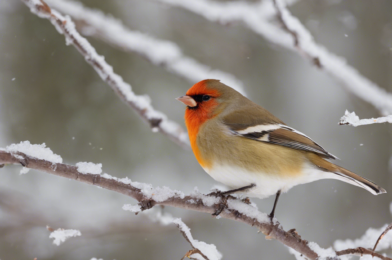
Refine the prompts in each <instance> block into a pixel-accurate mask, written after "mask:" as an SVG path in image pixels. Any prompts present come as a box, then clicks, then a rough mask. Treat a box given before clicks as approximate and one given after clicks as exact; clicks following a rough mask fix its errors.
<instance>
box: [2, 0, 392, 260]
mask: <svg viewBox="0 0 392 260" xmlns="http://www.w3.org/2000/svg"><path fill="white" fill-rule="evenodd" d="M81 2H82V3H83V4H84V5H85V6H87V7H91V8H96V9H99V10H102V11H103V12H105V13H108V14H112V15H113V16H114V17H116V18H118V19H120V20H121V21H122V22H123V23H124V25H125V26H127V27H128V28H130V29H132V30H138V31H141V32H144V33H147V34H149V35H151V36H154V37H157V38H160V39H164V40H168V41H173V42H175V43H177V44H178V45H179V46H180V47H181V49H182V51H183V53H184V54H186V55H188V56H190V57H193V58H194V59H195V60H198V61H199V62H201V63H204V64H206V65H208V66H210V67H211V68H213V69H220V70H222V71H225V72H228V73H231V74H232V75H234V76H235V77H237V78H238V79H239V80H240V81H241V82H242V83H243V84H244V89H245V92H246V93H247V96H248V97H251V99H252V100H253V101H255V102H256V103H258V104H261V105H262V106H264V107H265V108H267V109H268V110H269V111H271V112H272V113H273V114H275V115H276V116H277V117H279V118H280V119H282V120H283V121H284V122H285V123H286V124H288V125H290V126H292V127H294V128H296V129H298V130H299V131H302V132H304V133H306V134H307V135H309V136H311V137H312V138H313V139H314V140H316V141H317V142H318V143H319V144H321V145H322V146H323V147H324V148H325V149H326V150H328V151H329V152H331V153H333V154H335V155H337V156H338V157H339V158H340V159H341V161H340V162H338V164H340V165H341V166H344V167H346V168H348V169H350V170H352V171H354V172H356V173H358V174H360V175H362V176H364V177H366V178H369V179H371V180H373V181H374V182H375V183H377V184H379V185H381V186H383V187H384V188H385V189H386V190H387V191H389V192H390V193H388V194H386V195H382V196H373V195H371V194H370V193H368V192H367V191H365V190H363V189H360V188H357V187H354V186H351V185H348V184H345V183H342V182H338V181H333V180H331V181H329V180H323V181H318V182H314V183H311V184H307V185H302V186H297V187H295V188H293V189H292V190H290V191H289V193H288V195H287V194H284V195H283V196H282V197H281V200H280V203H279V206H278V209H277V218H278V219H279V221H280V223H281V224H282V225H283V227H284V228H285V229H286V230H288V229H291V228H296V229H297V231H298V233H299V234H300V235H302V237H303V238H305V239H307V240H310V241H314V242H316V243H318V244H319V245H320V246H322V247H329V246H332V245H333V242H334V241H335V240H336V239H346V238H351V239H354V238H358V237H360V236H361V235H362V234H363V233H364V232H365V231H366V230H367V229H368V228H369V227H375V228H379V227H381V226H382V225H384V224H385V223H389V222H390V221H391V213H390V206H389V205H390V202H391V196H392V195H391V194H392V190H391V187H392V183H391V171H390V170H389V169H388V162H389V159H390V157H391V152H392V151H391V147H392V146H391V137H392V136H391V127H390V125H387V124H378V125H370V126H362V127H357V128H354V127H351V126H338V124H337V123H338V121H339V119H340V117H341V116H342V115H343V114H344V111H345V110H346V109H348V110H349V111H355V112H356V113H357V114H358V115H359V116H360V117H361V118H370V117H378V116H379V112H378V111H377V110H376V109H375V108H374V107H372V106H371V105H370V104H368V103H365V102H364V101H362V100H361V99H358V98H357V97H355V96H354V95H353V94H351V93H350V92H348V91H346V89H345V88H344V86H342V85H341V84H340V83H339V82H337V81H336V80H334V79H333V78H331V77H329V76H328V75H327V74H326V73H325V72H323V71H320V70H318V69H317V68H316V67H314V66H313V65H312V64H311V63H310V62H308V61H307V60H305V59H303V58H301V57H300V56H299V55H297V54H296V53H293V52H290V51H288V50H285V49H283V48H281V47H278V46H275V45H273V44H271V43H269V42H267V41H266V40H265V39H263V38H262V37H260V36H259V35H256V34H255V33H254V32H252V31H250V30H249V29H248V28H246V27H245V26H243V25H242V24H241V23H231V24H229V25H220V24H218V23H212V22H209V21H207V20H205V19H204V18H202V17H200V16H198V15H196V14H193V13H191V12H188V11H185V10H183V9H181V8H176V7H170V6H168V5H165V4H162V3H159V2H156V1H153V0H148V1H146V0H145V1H140V0H127V1H125V0H112V1H104V0H82V1H81ZM254 2H255V1H254ZM290 10H291V11H292V13H293V14H294V15H295V16H296V17H298V18H299V19H300V20H301V21H302V22H303V24H304V25H305V26H306V27H307V28H308V29H309V31H310V32H311V33H312V35H313V36H314V38H315V40H316V41H317V42H318V43H320V44H322V45H324V46H325V47H326V48H327V49H328V50H329V51H331V52H333V53H335V54H337V55H340V56H342V57H344V58H345V59H346V60H347V61H348V63H349V64H350V65H352V66H353V67H355V68H356V69H357V70H358V71H359V72H360V73H362V74H363V75H364V76H365V77H367V78H369V79H370V80H371V81H373V82H375V83H376V84H378V85H379V86H380V87H382V88H385V89H386V90H388V91H389V92H392V76H391V75H392V73H391V71H392V16H391V13H392V2H391V1H389V0H378V1H365V0H360V1H358V0H345V1H339V0H317V1H311V0H301V1H298V2H297V3H295V4H293V5H292V6H291V7H290ZM89 41H90V42H91V43H92V44H93V46H94V47H95V48H96V49H97V51H98V53H100V54H102V55H103V56H105V58H106V60H107V61H108V62H109V63H110V64H111V65H112V66H113V67H114V70H115V72H117V73H118V74H119V75H121V76H122V77H123V78H124V80H125V81H126V82H128V83H130V84H131V85H132V87H133V90H134V91H135V92H136V93H137V94H147V95H149V96H150V97H151V99H152V103H153V105H154V107H156V108H157V109H158V110H161V111H163V112H164V113H166V114H167V115H168V116H169V117H170V118H171V119H173V120H174V121H176V122H179V123H180V124H181V125H182V126H184V123H183V114H184V106H183V105H182V104H181V103H179V102H177V101H176V100H175V99H174V98H175V97H178V96H180V95H183V94H184V93H185V92H186V90H187V89H188V88H189V87H190V86H191V85H192V84H193V83H195V82H196V81H195V82H193V83H191V82H189V81H187V80H185V79H183V78H180V77H178V76H177V75H174V74H172V73H170V72H168V71H167V70H165V69H164V68H163V67H160V66H156V65H154V64H152V63H150V62H149V61H147V60H146V59H145V58H143V57H141V56H140V55H138V54H132V53H125V52H123V51H121V50H118V49H116V48H113V47H111V46H109V45H107V44H105V43H103V42H101V41H99V40H96V39H93V38H89ZM0 57H1V58H0V147H5V146H7V145H9V144H11V143H16V142H20V141H24V140H29V141H30V142H31V143H37V144H41V143H46V145H47V146H48V147H50V148H51V149H52V150H53V151H54V152H55V153H57V154H59V155H61V156H62V157H63V159H64V162H65V163H69V164H75V163H76V162H79V161H89V162H94V163H102V164H103V171H104V172H107V173H109V174H111V175H114V176H117V177H129V178H131V179H132V180H133V181H139V182H147V183H152V184H153V185H156V186H169V187H170V188H172V189H178V190H181V191H183V192H185V193H190V192H192V191H193V189H194V187H198V188H199V189H200V190H201V191H202V192H205V193H207V192H209V190H210V188H211V187H212V186H213V185H215V184H216V183H215V182H214V180H213V179H212V178H210V177H209V176H208V175H207V174H206V173H205V172H204V171H203V170H202V168H201V167H200V166H199V165H198V163H197V161H196V160H195V158H194V156H193V154H192V152H190V151H186V152H184V150H183V149H181V148H180V147H179V146H177V145H176V144H175V143H173V142H171V141H170V140H169V139H168V138H167V137H165V136H164V135H161V134H156V133H152V132H151V131H150V129H149V127H148V126H147V125H146V124H144V123H143V122H142V121H141V120H140V119H139V118H138V116H137V115H136V114H135V113H134V112H133V111H132V110H130V109H129V108H128V107H127V106H126V105H124V104H123V103H122V102H121V101H120V100H119V99H118V98H117V96H116V95H115V94H114V92H113V91H112V90H111V89H110V88H109V87H108V86H107V85H106V84H105V83H104V82H103V81H102V80H101V79H100V78H99V76H98V75H97V73H96V72H95V71H94V70H93V69H92V68H91V67H90V66H89V65H88V64H87V63H86V62H85V60H84V58H83V57H82V56H81V55H80V54H79V53H78V52H77V51H76V50H75V48H73V47H67V46H66V45H65V40H64V36H62V35H60V34H59V33H58V32H57V31H56V30H55V28H54V27H53V26H52V25H51V24H50V23H49V22H48V21H47V20H43V19H40V18H38V17H37V16H36V15H33V14H31V13H30V12H29V10H28V8H26V6H25V5H24V4H22V3H21V2H20V1H15V0H0ZM200 80H201V79H200ZM20 169H21V167H19V166H6V167H5V168H2V169H0V258H1V259H33V258H35V257H37V258H38V259H91V258H92V257H98V258H103V259H118V260H121V259H180V258H181V257H182V256H183V255H184V254H185V253H186V252H187V250H189V249H190V246H189V245H188V243H187V242H186V241H185V240H184V239H183V237H182V235H181V234H180V232H179V230H178V229H177V228H176V227H175V226H174V225H172V226H165V227H162V226H160V225H159V224H157V223H152V222H151V221H150V220H149V219H148V218H147V217H146V216H144V215H143V214H139V215H137V216H135V215H134V214H132V213H130V212H125V211H123V210H122V209H121V207H122V205H123V204H125V203H132V204H136V202H135V201H134V200H132V199H130V198H128V197H125V196H122V195H119V194H116V193H114V192H111V191H107V190H103V189H97V188H96V187H92V186H89V185H86V184H82V183H78V182H75V181H71V180H67V179H62V178H60V177H56V176H51V175H49V174H46V173H41V172H36V171H30V172H29V173H28V174H26V175H20V174H19V171H20ZM252 201H254V202H256V203H257V205H258V206H259V209H260V210H261V211H263V212H269V211H270V210H271V207H272V203H273V198H272V197H271V198H268V199H264V200H258V199H253V200H252ZM164 211H166V212H170V213H171V214H173V215H174V216H176V217H181V218H182V219H183V220H184V222H185V223H186V224H188V226H189V227H190V228H191V230H192V234H193V236H194V238H195V239H198V240H201V241H205V242H207V243H212V244H215V245H216V246H217V248H218V250H219V251H220V252H221V253H222V254H223V255H224V259H294V256H292V255H290V254H289V253H288V250H287V249H286V248H285V247H284V246H283V245H282V244H281V243H280V242H277V241H267V240H266V239H265V238H264V235H262V234H258V233H257V232H256V231H257V230H256V229H255V228H252V227H249V226H247V225H244V224H241V223H239V222H234V221H230V220H225V219H219V220H217V219H215V218H213V217H212V216H210V215H208V214H202V213H196V212H188V211H185V210H179V209H173V208H168V207H166V208H165V209H164ZM47 225H49V226H51V227H52V228H60V227H61V228H66V229H68V228H71V229H79V230H80V231H81V232H82V236H81V237H79V238H73V239H70V240H68V241H66V242H65V243H64V244H62V245H60V246H59V247H57V246H55V245H53V244H52V241H51V240H49V231H48V230H47V229H46V226H47ZM389 253H390V252H389Z"/></svg>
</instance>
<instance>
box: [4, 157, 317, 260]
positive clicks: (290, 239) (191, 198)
mask: <svg viewBox="0 0 392 260" xmlns="http://www.w3.org/2000/svg"><path fill="white" fill-rule="evenodd" d="M0 163H1V164H18V165H19V164H22V165H23V166H24V167H26V168H30V169H35V170H39V171H43V172H47V173H50V174H54V175H57V176H61V177H64V178H68V179H72V180H76V181H79V182H84V183H87V184H91V185H94V186H98V187H101V188H105V189H108V190H111V191H115V192H118V193H121V194H124V195H126V196H129V197H132V198H134V199H136V200H137V201H138V202H139V205H140V206H141V209H147V208H151V207H153V206H155V205H165V206H172V207H177V208H183V209H187V210H194V211H198V212H204V213H209V214H212V213H214V212H215V211H216V209H217V208H218V207H219V202H220V201H219V199H218V198H215V197H211V196H204V195H202V194H200V193H197V194H192V195H187V196H185V195H184V194H183V193H182V192H179V191H172V190H170V189H168V188H166V187H165V188H159V187H158V188H153V187H152V186H151V185H148V184H141V183H133V182H132V181H131V180H129V179H128V178H125V179H118V178H115V177H112V176H110V175H107V174H104V175H96V174H82V173H79V172H78V171H77V167H76V166H73V165H68V164H63V163H52V162H50V161H46V160H42V159H36V158H33V157H31V156H27V155H26V154H24V153H21V152H7V151H5V150H0ZM220 216H221V217H222V218H226V219H231V220H235V221H239V222H242V223H245V224H248V225H251V226H255V227H256V228H257V229H258V230H260V231H261V232H262V233H263V234H265V235H267V238H268V239H276V240H278V241H280V242H281V243H283V244H284V245H286V246H288V247H291V248H293V249H294V250H296V251H298V252H300V253H301V254H303V255H304V256H306V257H307V258H309V259H317V257H318V255H317V253H315V252H314V251H313V250H311V249H310V248H309V246H308V242H307V241H306V240H302V239H301V238H300V237H299V236H298V235H296V233H293V232H286V231H284V230H283V229H282V228H281V227H280V225H279V223H278V222H276V223H271V222H270V221H269V218H268V217H267V215H266V214H264V213H261V212H259V211H258V210H257V209H256V208H254V207H252V206H250V205H247V204H245V203H243V202H242V201H240V200H237V199H229V200H228V209H227V210H224V211H223V212H222V213H221V214H220Z"/></svg>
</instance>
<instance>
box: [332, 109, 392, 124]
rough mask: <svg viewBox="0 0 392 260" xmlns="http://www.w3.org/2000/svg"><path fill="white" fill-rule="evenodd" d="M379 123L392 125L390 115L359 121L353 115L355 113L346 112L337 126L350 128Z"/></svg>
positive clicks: (391, 116)
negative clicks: (348, 126) (349, 126)
mask: <svg viewBox="0 0 392 260" xmlns="http://www.w3.org/2000/svg"><path fill="white" fill-rule="evenodd" d="M381 123H392V115H389V116H385V117H378V118H370V119H359V117H358V116H357V115H356V114H355V112H351V113H350V112H349V111H347V110H346V112H345V113H344V116H342V118H340V121H339V125H352V126H355V127H357V126H360V125H371V124H381Z"/></svg>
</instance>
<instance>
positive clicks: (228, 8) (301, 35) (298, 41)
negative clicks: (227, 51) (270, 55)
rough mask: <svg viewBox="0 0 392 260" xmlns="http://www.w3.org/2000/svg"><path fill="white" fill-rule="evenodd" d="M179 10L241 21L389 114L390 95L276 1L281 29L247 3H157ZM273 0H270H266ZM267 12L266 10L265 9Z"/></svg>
mask: <svg viewBox="0 0 392 260" xmlns="http://www.w3.org/2000/svg"><path fill="white" fill-rule="evenodd" d="M158 1H160V2H163V3H166V4H169V5H172V6H178V7H182V8H184V9H186V10H188V11H190V12H193V13H195V14H198V15H200V16H203V17H204V18H206V19H208V20H210V21H213V22H220V23H224V24H225V23H229V22H235V21H240V22H243V23H244V24H245V25H246V26H247V27H248V28H249V29H251V30H252V31H254V32H255V33H257V34H259V35H261V36H262V37H264V38H265V39H266V40H268V41H270V42H272V43H274V44H277V45H279V46H282V47H284V48H287V49H289V50H293V51H295V52H297V53H298V54H300V55H301V57H304V58H305V59H308V60H310V62H311V63H312V64H314V65H316V66H317V67H318V68H320V69H322V70H324V71H325V72H327V73H328V74H329V75H331V76H332V77H333V78H335V79H337V80H339V81H340V82H342V83H343V85H344V86H345V87H346V88H347V89H348V90H349V91H350V92H351V93H353V94H355V95H356V96H358V97H359V98H361V99H363V100H364V101H366V102H369V103H370V104H372V105H373V106H374V107H376V108H377V109H379V110H380V111H381V112H382V113H384V114H390V113H392V94H390V93H388V92H387V91H385V90H384V89H382V88H380V87H379V86H377V85H376V84H375V83H374V82H372V81H370V80H369V79H367V78H366V77H364V76H363V75H361V74H360V73H359V72H358V71H357V70H356V69H354V68H353V67H351V66H350V65H349V64H347V62H346V61H345V60H344V59H343V58H341V57H339V56H337V55H335V54H333V53H331V52H329V51H328V50H327V49H326V48H325V47H323V46H321V45H319V44H317V43H316V42H315V41H314V39H313V37H312V35H311V34H310V33H309V32H308V30H307V29H306V28H305V26H303V25H302V23H301V22H300V21H299V20H298V19H297V18H296V17H294V16H292V15H291V14H290V12H289V11H288V10H287V8H286V7H285V5H284V3H283V2H282V1H281V0H277V1H276V3H277V4H276V5H275V6H276V7H277V10H278V11H277V13H278V20H279V22H280V25H281V27H280V26H277V25H275V24H274V23H273V22H272V21H270V17H271V15H270V14H271V12H270V11H268V12H262V11H260V8H255V6H254V5H253V4H250V3H247V2H214V1H209V0H158ZM268 1H273V0H268ZM267 10H268V9H267Z"/></svg>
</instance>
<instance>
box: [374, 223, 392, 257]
mask: <svg viewBox="0 0 392 260" xmlns="http://www.w3.org/2000/svg"><path fill="white" fill-rule="evenodd" d="M391 229H392V223H391V224H389V225H388V226H387V228H386V229H385V230H384V232H382V233H381V235H380V236H379V237H378V239H377V241H376V243H375V244H374V247H373V251H376V248H377V245H378V243H379V242H380V240H381V239H382V238H383V237H384V236H385V235H386V234H387V233H388V232H389V230H391Z"/></svg>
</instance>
